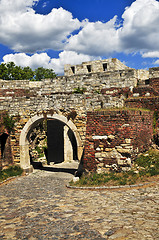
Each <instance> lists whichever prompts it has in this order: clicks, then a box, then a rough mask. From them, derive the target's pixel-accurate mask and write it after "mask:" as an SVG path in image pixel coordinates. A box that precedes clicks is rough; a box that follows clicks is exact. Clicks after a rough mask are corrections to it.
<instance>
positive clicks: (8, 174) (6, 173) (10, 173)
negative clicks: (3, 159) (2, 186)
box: [0, 165, 23, 182]
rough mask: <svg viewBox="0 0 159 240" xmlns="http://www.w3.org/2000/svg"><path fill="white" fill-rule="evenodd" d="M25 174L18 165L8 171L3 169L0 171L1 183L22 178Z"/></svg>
mask: <svg viewBox="0 0 159 240" xmlns="http://www.w3.org/2000/svg"><path fill="white" fill-rule="evenodd" d="M22 173H23V169H22V168H21V167H19V166H17V165H15V166H10V167H8V168H7V169H3V170H1V171H0V182H3V181H4V180H6V179H7V178H10V177H14V176H20V175H22Z"/></svg>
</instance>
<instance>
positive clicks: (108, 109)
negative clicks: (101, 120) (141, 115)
mask: <svg viewBox="0 0 159 240" xmlns="http://www.w3.org/2000/svg"><path fill="white" fill-rule="evenodd" d="M94 111H95V112H108V111H141V112H152V111H151V110H150V109H147V108H129V107H122V108H117V107H114V108H100V109H95V110H94Z"/></svg>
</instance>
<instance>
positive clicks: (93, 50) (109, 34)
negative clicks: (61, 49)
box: [66, 16, 119, 56]
mask: <svg viewBox="0 0 159 240" xmlns="http://www.w3.org/2000/svg"><path fill="white" fill-rule="evenodd" d="M116 18H117V16H115V17H114V18H113V19H111V20H110V21H109V22H107V23H102V22H100V21H98V22H94V23H93V22H87V23H86V24H85V26H84V27H83V28H82V30H81V31H80V32H79V33H78V34H77V35H74V36H72V37H71V38H70V39H69V42H68V45H66V49H67V50H73V51H78V52H82V53H84V54H91V55H97V56H98V55H104V54H106V55H108V54H111V53H113V52H115V51H118V50H119V37H118V32H117V30H116V27H117V25H116Z"/></svg>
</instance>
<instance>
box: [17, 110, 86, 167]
mask: <svg viewBox="0 0 159 240" xmlns="http://www.w3.org/2000/svg"><path fill="white" fill-rule="evenodd" d="M47 119H48V120H49V119H56V120H59V121H61V122H63V123H64V124H65V126H66V128H65V131H66V129H71V130H72V132H73V133H74V136H75V139H76V142H77V155H78V160H79V161H80V160H81V157H82V153H83V146H82V142H81V139H80V136H79V133H78V130H77V128H76V126H75V125H74V123H73V122H72V121H71V120H68V119H67V118H66V117H65V116H62V115H58V114H53V115H50V114H48V115H47ZM43 120H44V116H43V115H35V116H34V117H32V118H30V119H29V121H28V122H27V123H26V124H25V126H24V128H23V129H22V131H21V134H20V165H21V167H22V168H23V169H24V170H26V171H29V170H30V169H32V166H31V165H30V156H29V140H28V139H29V135H30V132H31V130H32V129H33V128H34V127H35V126H36V125H37V124H38V123H39V122H41V121H43ZM66 144H67V140H66ZM65 154H66V155H67V153H65Z"/></svg>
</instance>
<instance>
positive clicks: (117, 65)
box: [64, 58, 129, 76]
mask: <svg viewBox="0 0 159 240" xmlns="http://www.w3.org/2000/svg"><path fill="white" fill-rule="evenodd" d="M124 69H129V67H127V66H126V65H124V64H123V63H122V62H120V61H119V60H118V59H116V58H112V59H105V60H97V61H93V62H92V61H91V62H83V63H82V64H79V65H70V64H66V65H65V68H64V73H65V76H71V75H76V74H87V73H94V72H106V71H115V70H124Z"/></svg>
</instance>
